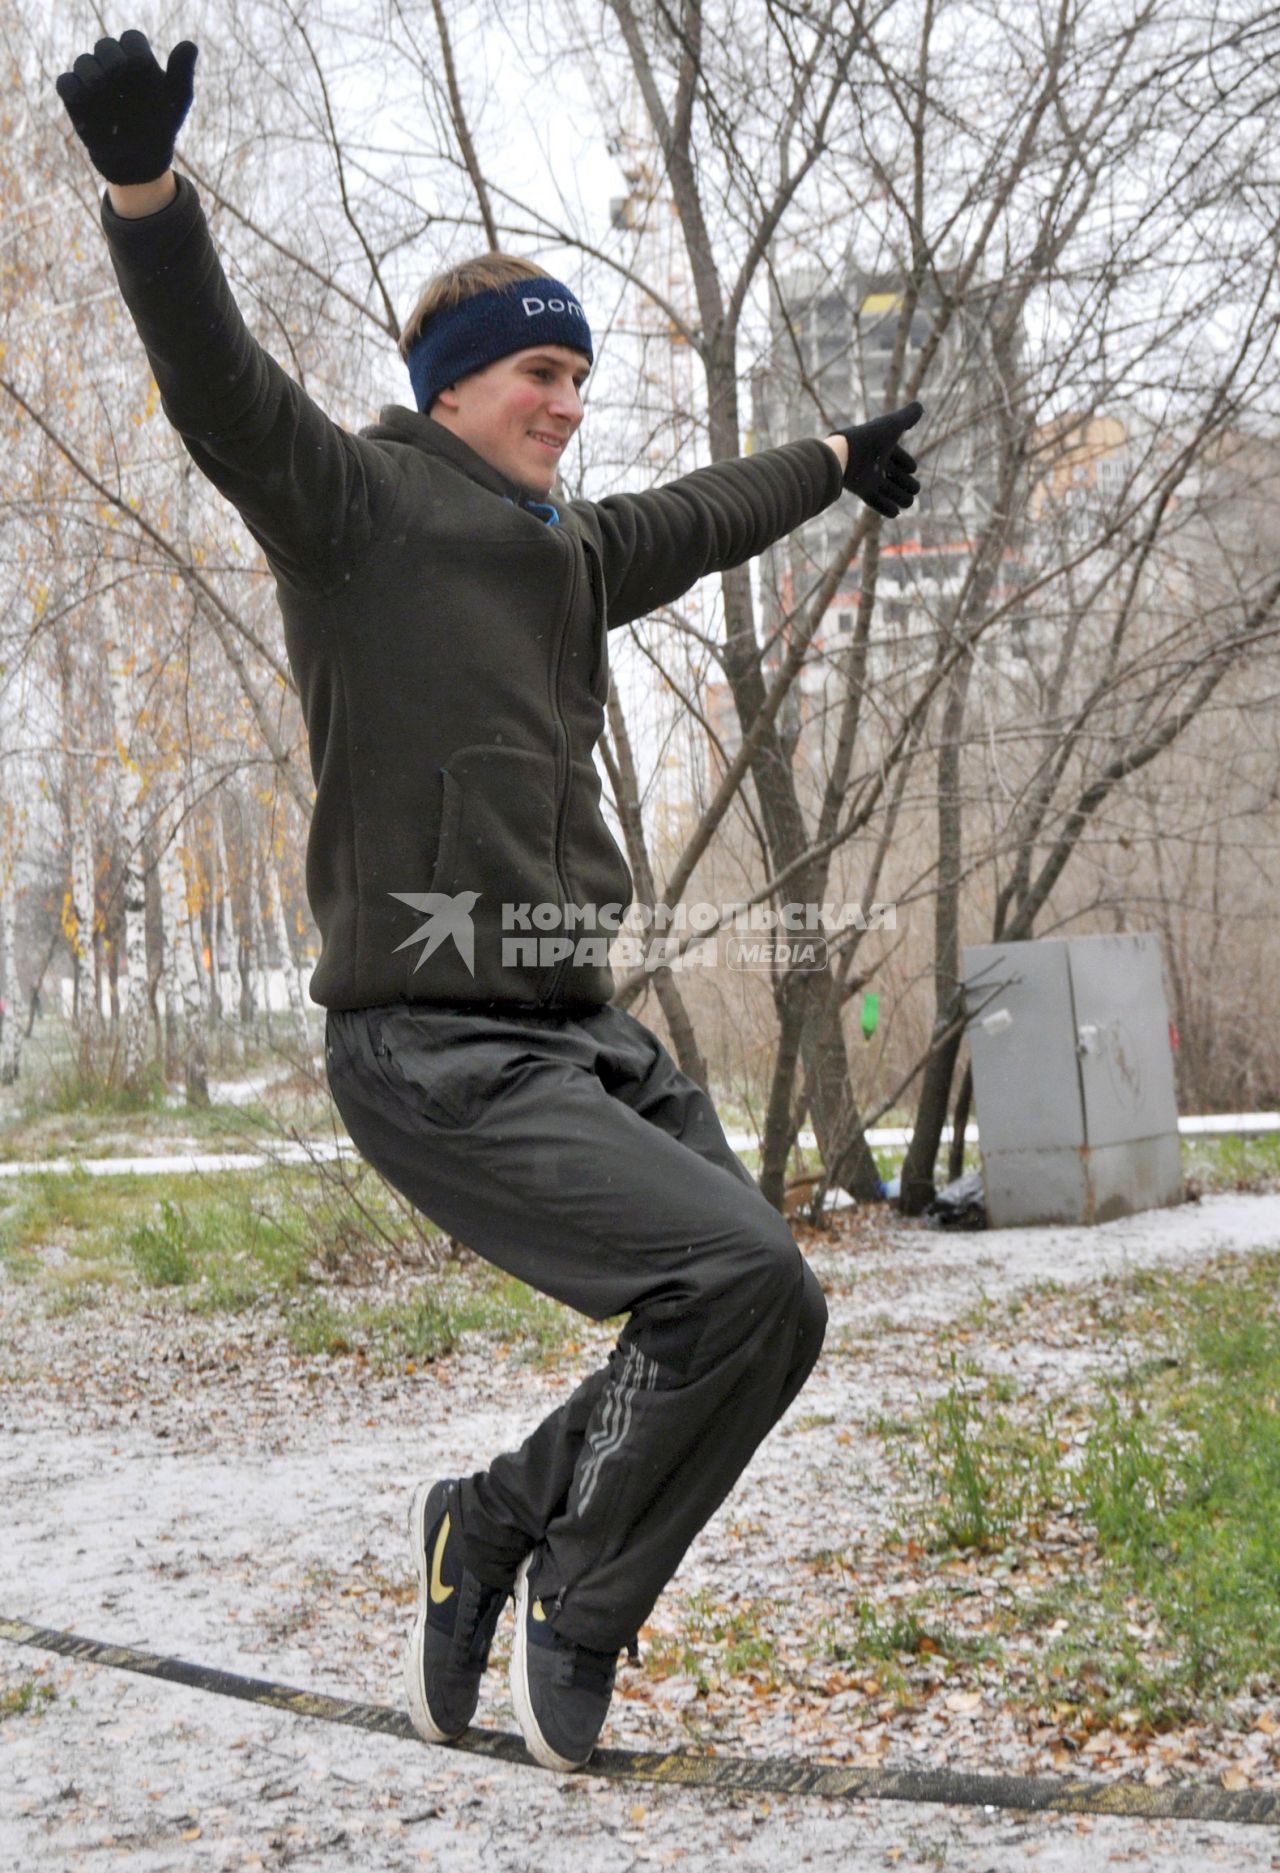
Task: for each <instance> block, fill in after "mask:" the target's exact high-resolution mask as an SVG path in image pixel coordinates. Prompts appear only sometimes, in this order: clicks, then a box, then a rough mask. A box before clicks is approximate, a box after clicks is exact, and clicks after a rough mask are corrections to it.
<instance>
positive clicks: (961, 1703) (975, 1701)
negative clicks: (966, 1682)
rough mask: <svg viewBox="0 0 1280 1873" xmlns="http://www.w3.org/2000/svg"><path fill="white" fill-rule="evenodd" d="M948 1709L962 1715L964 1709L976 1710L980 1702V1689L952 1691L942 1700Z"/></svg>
mask: <svg viewBox="0 0 1280 1873" xmlns="http://www.w3.org/2000/svg"><path fill="white" fill-rule="evenodd" d="M943 1702H944V1703H945V1705H946V1707H947V1709H948V1710H951V1711H955V1712H956V1713H957V1714H958V1715H963V1714H964V1713H965V1712H966V1711H971V1710H977V1708H978V1706H979V1704H981V1702H982V1693H981V1691H953V1692H952V1693H951V1696H950V1697H948V1698H945V1699H944V1700H943Z"/></svg>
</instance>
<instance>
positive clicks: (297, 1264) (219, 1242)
mask: <svg viewBox="0 0 1280 1873" xmlns="http://www.w3.org/2000/svg"><path fill="white" fill-rule="evenodd" d="M158 1210H159V1213H158V1215H157V1216H155V1217H152V1218H148V1219H147V1220H146V1221H145V1222H142V1223H140V1224H139V1225H138V1226H137V1227H136V1228H134V1229H132V1230H130V1231H129V1233H128V1235H127V1237H126V1245H127V1248H128V1251H129V1255H130V1258H131V1260H132V1263H133V1267H134V1269H135V1271H136V1273H137V1276H138V1279H139V1280H140V1281H141V1282H142V1283H143V1284H144V1286H146V1287H152V1288H182V1289H190V1290H192V1292H191V1294H190V1297H189V1299H190V1305H191V1306H192V1307H193V1308H194V1309H195V1310H196V1311H199V1312H201V1313H237V1312H240V1311H241V1310H243V1309H244V1308H246V1307H250V1306H252V1305H254V1303H255V1302H257V1301H261V1300H264V1299H272V1300H276V1299H279V1298H280V1297H281V1296H282V1295H286V1294H290V1293H293V1292H294V1291H295V1290H296V1289H298V1288H300V1287H303V1286H305V1285H306V1284H307V1283H308V1282H309V1281H310V1280H311V1279H312V1276H311V1272H310V1262H311V1254H310V1251H309V1248H308V1246H307V1245H306V1244H305V1243H304V1242H303V1241H302V1240H300V1238H299V1236H298V1234H297V1232H296V1231H295V1230H293V1229H292V1228H290V1227H289V1224H288V1221H287V1219H284V1218H282V1217H281V1216H280V1215H279V1214H277V1213H274V1212H273V1211H272V1209H270V1208H268V1207H267V1206H266V1205H265V1204H264V1203H263V1202H261V1201H260V1200H255V1198H254V1195H253V1194H252V1193H251V1192H250V1191H245V1192H242V1193H239V1195H238V1197H237V1196H235V1195H233V1196H232V1197H231V1198H230V1199H228V1198H222V1199H214V1200H210V1201H206V1202H203V1203H200V1202H192V1201H188V1202H180V1201H179V1202H175V1201H174V1200H173V1199H172V1198H169V1197H162V1198H161V1200H160V1203H159V1206H158Z"/></svg>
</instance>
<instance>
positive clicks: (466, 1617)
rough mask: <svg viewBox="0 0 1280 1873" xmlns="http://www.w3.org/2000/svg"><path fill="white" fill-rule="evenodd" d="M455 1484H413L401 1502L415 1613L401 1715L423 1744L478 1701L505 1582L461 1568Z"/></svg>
mask: <svg viewBox="0 0 1280 1873" xmlns="http://www.w3.org/2000/svg"><path fill="white" fill-rule="evenodd" d="M456 1489H457V1483H456V1482H455V1481H453V1480H452V1479H446V1480H445V1481H444V1482H442V1483H419V1484H418V1487H417V1489H415V1490H414V1492H413V1502H412V1505H411V1506H410V1509H409V1540H410V1542H411V1544H412V1546H413V1559H414V1565H415V1566H416V1567H417V1570H418V1612H417V1617H416V1618H415V1620H414V1622H413V1631H412V1633H411V1634H410V1635H409V1643H408V1644H407V1645H406V1647H405V1652H404V1685H405V1690H406V1692H407V1693H408V1698H409V1716H410V1717H411V1719H412V1721H413V1727H414V1729H415V1730H416V1731H417V1732H418V1735H419V1736H424V1737H425V1738H426V1739H427V1741H428V1743H451V1742H452V1741H453V1739H454V1738H455V1737H458V1736H461V1735H462V1732H463V1731H464V1730H465V1729H466V1727H467V1725H468V1724H469V1723H470V1722H471V1719H472V1717H474V1715H475V1710H476V1705H477V1704H478V1703H479V1701H480V1679H481V1677H482V1676H483V1674H484V1668H485V1666H486V1665H487V1664H488V1663H489V1647H490V1646H491V1645H492V1643H493V1633H494V1628H495V1627H496V1625H497V1623H498V1617H499V1615H500V1614H501V1612H502V1609H503V1607H504V1606H505V1605H506V1603H507V1598H508V1589H507V1588H505V1587H486V1586H485V1584H484V1582H483V1581H481V1580H477V1579H476V1577H475V1575H474V1574H470V1573H468V1572H467V1570H466V1568H465V1567H464V1566H463V1561H462V1542H461V1539H460V1538H459V1535H458V1518H457V1501H456V1496H455V1494H454V1492H455V1491H456Z"/></svg>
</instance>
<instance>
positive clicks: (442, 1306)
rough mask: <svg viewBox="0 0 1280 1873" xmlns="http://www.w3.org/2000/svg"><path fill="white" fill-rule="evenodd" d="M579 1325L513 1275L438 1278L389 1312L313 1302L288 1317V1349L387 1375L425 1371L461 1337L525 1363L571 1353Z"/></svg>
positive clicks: (387, 1309)
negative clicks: (355, 1361) (362, 1363)
mask: <svg viewBox="0 0 1280 1873" xmlns="http://www.w3.org/2000/svg"><path fill="white" fill-rule="evenodd" d="M580 1332H581V1322H580V1321H579V1319H578V1317H577V1315H575V1314H574V1313H572V1312H571V1311H570V1309H568V1308H567V1307H561V1306H560V1305H559V1304H558V1303H557V1302H555V1301H550V1300H548V1299H547V1298H546V1297H545V1296H544V1295H541V1294H536V1293H535V1292H534V1291H533V1289H531V1288H528V1287H526V1286H525V1285H524V1283H523V1282H521V1281H517V1280H515V1279H514V1277H512V1276H510V1275H490V1274H489V1273H488V1272H487V1271H485V1272H483V1273H479V1272H477V1273H467V1274H465V1275H461V1276H458V1275H454V1276H444V1275H441V1276H435V1277H431V1278H430V1286H429V1287H427V1288H426V1289H425V1291H423V1292H420V1293H418V1294H415V1295H414V1296H412V1297H411V1298H410V1299H408V1300H404V1301H399V1302H396V1303H394V1304H392V1305H390V1306H383V1307H372V1306H369V1305H367V1304H364V1305H361V1304H357V1305H355V1306H351V1307H341V1308H340V1307H336V1306H335V1305H334V1303H333V1301H332V1300H331V1299H330V1298H329V1297H328V1296H325V1295H321V1296H317V1297H316V1298H315V1299H314V1300H312V1301H310V1302H308V1303H307V1305H305V1306H304V1307H302V1308H300V1309H298V1310H297V1311H296V1312H295V1313H293V1314H292V1315H291V1316H290V1319H289V1326H288V1338H289V1344H290V1346H291V1347H292V1348H293V1350H294V1352H296V1353H300V1354H302V1355H304V1356H308V1357H316V1356H320V1355H329V1356H331V1357H338V1356H341V1355H343V1354H355V1355H357V1356H359V1357H361V1358H366V1359H368V1360H369V1361H370V1363H371V1364H372V1365H374V1366H375V1367H377V1368H379V1369H381V1370H388V1369H392V1368H395V1367H397V1366H404V1365H406V1364H409V1363H412V1364H414V1365H425V1364H428V1363H429V1362H430V1361H431V1360H434V1359H443V1358H444V1357H446V1356H447V1355H448V1354H449V1353H452V1352H454V1351H455V1350H456V1348H457V1347H458V1345H459V1344H460V1342H461V1341H462V1339H463V1336H464V1335H466V1334H478V1335H481V1336H483V1337H484V1338H486V1339H489V1340H493V1341H495V1342H498V1343H500V1344H506V1345H509V1346H510V1347H512V1348H513V1349H514V1350H515V1351H516V1352H517V1353H518V1354H519V1355H520V1356H521V1357H523V1358H526V1359H536V1358H540V1357H541V1358H545V1357H547V1356H548V1355H551V1354H554V1353H559V1352H561V1351H568V1350H570V1349H574V1350H576V1345H577V1335H578V1334H579V1333H580Z"/></svg>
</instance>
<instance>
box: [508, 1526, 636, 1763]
mask: <svg viewBox="0 0 1280 1873" xmlns="http://www.w3.org/2000/svg"><path fill="white" fill-rule="evenodd" d="M533 1559H534V1557H533V1555H528V1556H526V1558H525V1559H524V1561H522V1562H521V1564H520V1572H519V1573H518V1574H517V1575H516V1638H515V1644H514V1646H513V1647H512V1650H511V1697H512V1701H513V1702H514V1704H515V1707H516V1720H517V1722H518V1723H519V1725H520V1730H521V1734H522V1735H523V1737H524V1740H525V1746H526V1748H527V1749H528V1751H529V1754H530V1755H531V1756H532V1757H533V1759H534V1761H535V1762H540V1763H541V1764H542V1766H543V1768H544V1769H581V1767H582V1766H583V1764H584V1763H585V1762H586V1761H587V1760H588V1758H589V1757H590V1755H591V1752H592V1750H593V1749H594V1748H595V1746H596V1740H597V1738H598V1737H599V1735H600V1731H601V1729H602V1728H603V1726H604V1720H605V1717H606V1715H607V1714H608V1710H609V1700H610V1698H611V1697H612V1696H613V1681H614V1677H615V1676H616V1673H617V1667H618V1654H617V1652H616V1651H614V1652H593V1651H592V1650H591V1648H590V1647H589V1646H585V1645H574V1644H573V1642H572V1640H570V1639H564V1638H561V1636H560V1635H559V1633H557V1631H556V1630H555V1627H554V1626H553V1625H552V1624H551V1621H550V1619H549V1618H548V1617H547V1613H546V1610H545V1608H544V1606H543V1604H542V1602H541V1601H539V1600H534V1599H532V1598H531V1597H530V1593H529V1570H530V1568H531V1566H532V1565H533Z"/></svg>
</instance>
